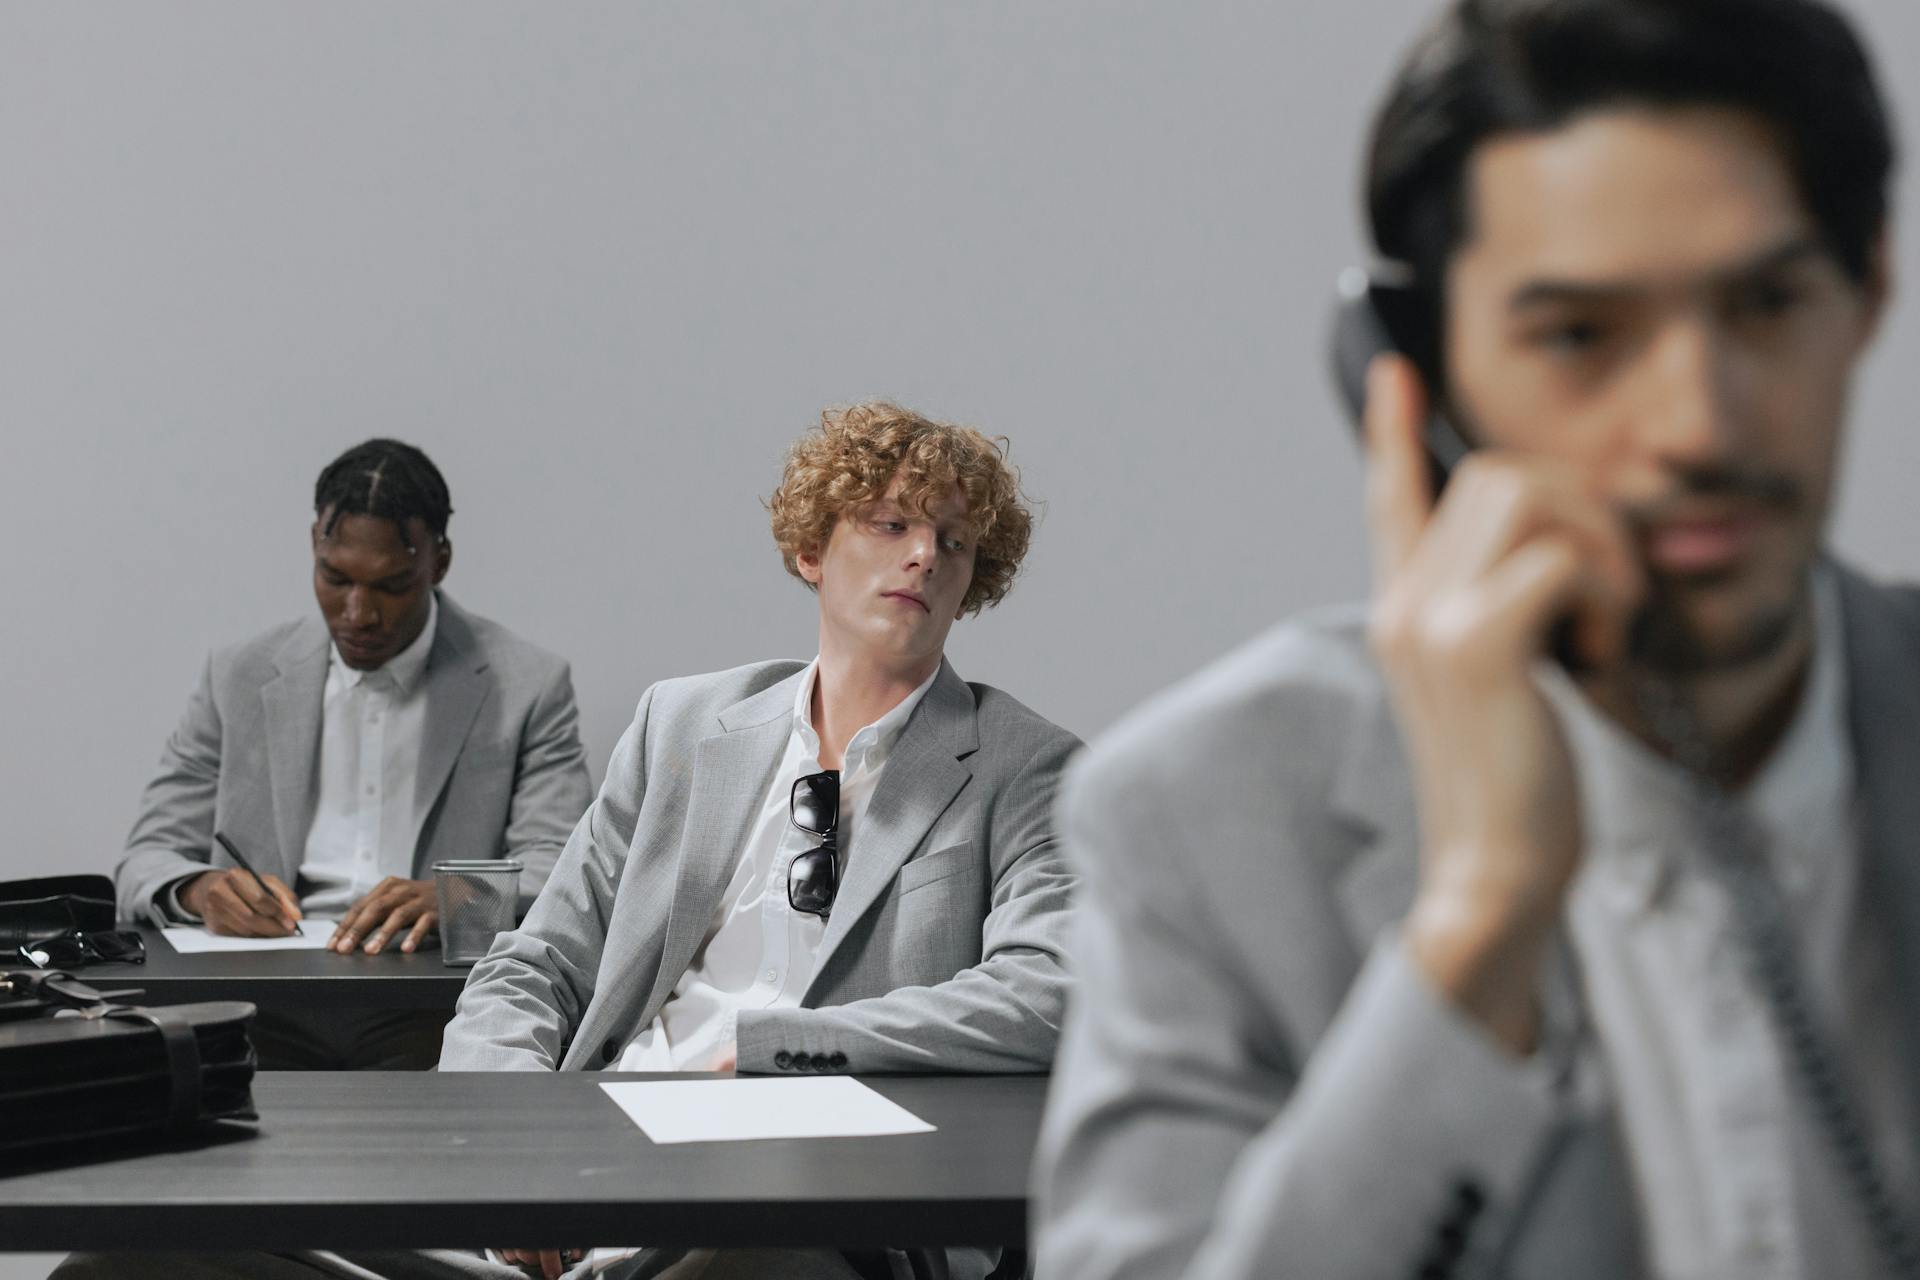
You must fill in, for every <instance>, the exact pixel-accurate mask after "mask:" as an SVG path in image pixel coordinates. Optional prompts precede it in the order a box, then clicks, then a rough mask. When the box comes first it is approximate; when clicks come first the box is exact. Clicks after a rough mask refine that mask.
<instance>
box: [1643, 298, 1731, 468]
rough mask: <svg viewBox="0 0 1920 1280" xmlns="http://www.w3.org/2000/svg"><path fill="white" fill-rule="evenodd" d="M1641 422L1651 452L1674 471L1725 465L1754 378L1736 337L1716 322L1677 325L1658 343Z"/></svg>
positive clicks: (1693, 321)
mask: <svg viewBox="0 0 1920 1280" xmlns="http://www.w3.org/2000/svg"><path fill="white" fill-rule="evenodd" d="M1652 357H1653V374H1654V376H1653V377H1652V378H1650V379H1649V380H1648V385H1647V397H1646V402H1645V403H1644V404H1643V405H1642V407H1641V412H1640V413H1639V415H1637V416H1638V418H1639V420H1640V423H1641V428H1640V442H1641V446H1642V448H1643V449H1644V450H1645V452H1646V453H1648V454H1649V455H1651V456H1652V457H1653V458H1654V459H1656V460H1657V461H1659V462H1661V463H1663V464H1665V465H1666V466H1669V467H1678V468H1693V467H1698V466H1702V465H1710V464H1714V463H1718V462H1722V461H1724V460H1725V459H1726V458H1727V457H1728V456H1729V454H1731V453H1732V452H1733V451H1734V450H1736V449H1737V448H1738V447H1739V442H1740V437H1741V431H1742V427H1741V413H1742V408H1741V406H1742V404H1743V402H1744V398H1745V397H1744V395H1743V387H1744V385H1745V384H1746V382H1747V381H1748V380H1749V379H1750V377H1751V371H1750V370H1748V369H1746V368H1745V367H1744V361H1743V359H1742V356H1741V353H1740V351H1739V348H1738V344H1737V343H1735V342H1734V341H1733V339H1732V337H1731V335H1729V334H1726V333H1725V332H1723V331H1722V326H1720V325H1719V324H1717V323H1715V322H1714V321H1712V320H1709V319H1706V318H1700V319H1695V320H1689V321H1687V322H1684V323H1676V324H1674V325H1672V326H1670V327H1669V328H1668V329H1667V330H1666V331H1665V332H1664V333H1662V334H1661V335H1660V337H1659V339H1658V340H1657V342H1656V345H1655V348H1654V351H1653V352H1652Z"/></svg>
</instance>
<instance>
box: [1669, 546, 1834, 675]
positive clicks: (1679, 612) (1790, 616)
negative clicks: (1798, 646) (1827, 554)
mask: <svg viewBox="0 0 1920 1280" xmlns="http://www.w3.org/2000/svg"><path fill="white" fill-rule="evenodd" d="M1807 592H1808V581H1807V574H1806V571H1805V570H1802V571H1801V574H1800V585H1799V588H1798V589H1797V590H1796V591H1794V593H1793V594H1792V596H1791V598H1789V599H1788V600H1787V602H1786V603H1785V604H1782V605H1779V606H1777V607H1774V608H1769V609H1765V610H1762V611H1760V612H1758V613H1755V614H1754V615H1753V616H1752V617H1750V618H1748V619H1746V621H1745V623H1744V625H1742V626H1741V627H1740V629H1739V630H1738V631H1737V632H1736V633H1735V634H1733V635H1732V636H1729V637H1727V638H1725V639H1722V640H1718V641H1715V642H1713V643H1711V644H1710V643H1708V642H1707V641H1706V640H1705V639H1704V638H1703V637H1702V636H1700V635H1699V634H1698V632H1696V631H1695V629H1694V628H1693V626H1692V625H1691V624H1690V623H1689V621H1688V619H1687V617H1686V614H1685V611H1684V610H1683V609H1682V608H1681V607H1680V603H1679V600H1678V599H1677V598H1676V597H1677V596H1678V595H1679V594H1680V591H1679V589H1678V588H1676V587H1675V585H1674V584H1672V583H1671V582H1662V581H1660V580H1659V579H1657V578H1656V579H1655V581H1654V583H1653V589H1652V593H1651V596H1650V598H1649V599H1648V601H1647V604H1646V605H1645V606H1644V607H1643V608H1642V609H1641V610H1640V612H1639V614H1638V615H1636V616H1635V618H1634V620H1633V637H1632V648H1633V652H1634V655H1635V657H1636V658H1638V660H1639V661H1640V663H1641V665H1642V666H1644V667H1646V668H1647V669H1648V670H1649V671H1652V672H1655V673H1657V674H1659V675H1663V676H1668V677H1672V678H1676V679H1693V678H1698V677H1701V676H1716V675H1729V674H1732V673H1733V672H1736V671H1739V670H1741V669H1743V668H1746V667H1750V666H1754V665H1756V664H1758V663H1761V662H1764V661H1766V660H1767V659H1769V658H1772V657H1773V656H1775V655H1776V654H1778V653H1779V652H1780V650H1781V649H1782V648H1783V647H1784V646H1785V645H1786V644H1787V643H1788V642H1789V641H1791V640H1792V639H1793V637H1794V635H1795V633H1796V629H1797V624H1798V623H1799V620H1800V617H1801V615H1802V612H1803V611H1804V610H1805V608H1806V606H1807Z"/></svg>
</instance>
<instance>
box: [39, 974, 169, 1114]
mask: <svg viewBox="0 0 1920 1280" xmlns="http://www.w3.org/2000/svg"><path fill="white" fill-rule="evenodd" d="M4 985H5V987H6V988H7V989H8V990H9V991H11V992H13V993H15V994H17V995H20V996H23V997H27V998H38V999H40V1000H44V1001H46V1002H47V1003H48V1004H49V1005H64V1006H66V1007H67V1008H70V1009H78V1010H80V1011H81V1012H83V1013H84V1014H85V1015H86V1016H87V1017H89V1018H113V1019H115V1020H116V1021H120V1022H144V1023H146V1024H147V1025H148V1026H150V1027H153V1028H154V1029H156V1030H157V1031H159V1032H160V1043H161V1045H162V1046H163V1047H164V1048H165V1050H166V1055H167V1078H168V1084H167V1120H166V1125H165V1128H166V1131H167V1132H168V1133H183V1132H185V1131H186V1130H188V1129H191V1128H192V1127H193V1126H194V1124H195V1122H197V1121H198V1120H199V1118H200V1086H201V1080H200V1041H199V1040H198V1039H196V1038H195V1036H194V1034H193V1023H192V1022H191V1021H189V1020H188V1019H187V1018H186V1017H185V1016H184V1015H183V1014H181V1013H180V1011H179V1010H177V1009H170V1008H165V1007H162V1008H158V1009H149V1008H147V1007H145V1006H144V1005H131V1004H114V1003H112V1002H111V1001H109V1000H108V999H107V997H106V996H104V995H102V994H101V993H100V992H98V991H96V990H94V989H93V988H92V987H90V986H88V985H87V984H86V983H84V982H81V981H79V980H78V979H76V978H74V977H73V976H72V975H71V974H66V973H62V972H60V971H59V970H57V969H48V970H38V971H35V970H15V971H13V972H11V973H8V974H5V975H4ZM115 994H124V993H119V992H116V993H115Z"/></svg>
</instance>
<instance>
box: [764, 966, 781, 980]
mask: <svg viewBox="0 0 1920 1280" xmlns="http://www.w3.org/2000/svg"><path fill="white" fill-rule="evenodd" d="M779 976H780V971H779V970H778V969H769V970H767V981H768V982H773V981H775V980H776V979H778V978H779Z"/></svg>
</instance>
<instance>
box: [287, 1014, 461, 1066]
mask: <svg viewBox="0 0 1920 1280" xmlns="http://www.w3.org/2000/svg"><path fill="white" fill-rule="evenodd" d="M452 1016H453V1014H452V1013H451V1011H446V1012H442V1011H439V1010H434V1009H299V1010H294V1011H286V1010H279V1009H262V1010H260V1012H259V1013H258V1014H257V1015H256V1016H255V1017H254V1020H253V1030H252V1033H251V1034H252V1038H253V1047H254V1051H255V1053H256V1054H258V1055H259V1058H260V1068H261V1070H263V1071H430V1070H432V1069H433V1067H434V1066H435V1065H436V1064H438V1063H439V1061H440V1033H441V1032H442V1031H443V1030H444V1029H445V1028H446V1025H447V1022H448V1020H449V1019H451V1018H452Z"/></svg>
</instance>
